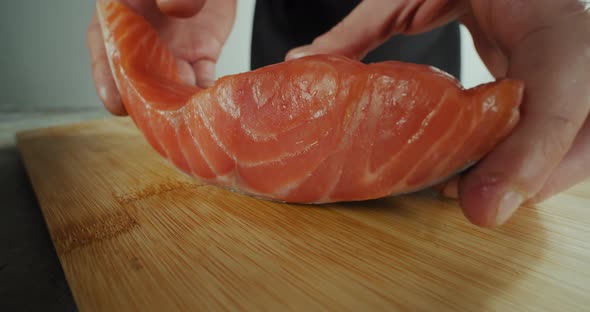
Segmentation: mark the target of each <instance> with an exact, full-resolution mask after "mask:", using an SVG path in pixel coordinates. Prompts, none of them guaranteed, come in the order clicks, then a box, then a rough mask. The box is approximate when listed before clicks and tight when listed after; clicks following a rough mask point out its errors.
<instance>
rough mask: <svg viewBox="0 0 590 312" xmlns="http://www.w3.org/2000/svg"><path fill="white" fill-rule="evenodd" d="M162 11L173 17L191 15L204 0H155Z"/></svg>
mask: <svg viewBox="0 0 590 312" xmlns="http://www.w3.org/2000/svg"><path fill="white" fill-rule="evenodd" d="M156 3H157V5H158V8H160V11H162V13H164V14H166V15H168V16H173V17H184V18H186V17H191V16H193V15H195V14H197V13H198V12H199V11H200V10H201V9H202V8H203V5H205V0H156Z"/></svg>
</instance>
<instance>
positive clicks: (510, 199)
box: [496, 191, 524, 225]
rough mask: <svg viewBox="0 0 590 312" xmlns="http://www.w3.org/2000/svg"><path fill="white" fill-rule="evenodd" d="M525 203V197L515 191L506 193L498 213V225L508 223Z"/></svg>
mask: <svg viewBox="0 0 590 312" xmlns="http://www.w3.org/2000/svg"><path fill="white" fill-rule="evenodd" d="M523 201H524V197H523V196H522V195H521V194H519V193H517V192H514V191H508V192H506V194H504V197H502V200H501V201H500V205H499V206H498V212H497V213H496V224H497V225H502V224H504V223H505V222H506V221H508V219H510V217H511V216H512V214H514V212H515V211H516V209H518V207H520V205H521V204H522V202H523Z"/></svg>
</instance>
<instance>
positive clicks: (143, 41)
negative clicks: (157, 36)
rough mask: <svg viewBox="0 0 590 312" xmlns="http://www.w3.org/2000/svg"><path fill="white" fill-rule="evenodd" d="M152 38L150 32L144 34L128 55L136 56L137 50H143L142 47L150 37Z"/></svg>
mask: <svg viewBox="0 0 590 312" xmlns="http://www.w3.org/2000/svg"><path fill="white" fill-rule="evenodd" d="M151 36H152V33H151V32H148V33H146V34H145V35H144V36H143V37H142V38H141V39H140V40H139V41H138V42H137V43H136V44H135V46H134V47H133V50H131V51H130V52H129V55H137V53H138V50H140V49H145V47H144V45H145V44H146V43H147V41H148V40H150V37H151Z"/></svg>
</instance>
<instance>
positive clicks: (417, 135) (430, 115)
mask: <svg viewBox="0 0 590 312" xmlns="http://www.w3.org/2000/svg"><path fill="white" fill-rule="evenodd" d="M447 94H448V90H447V91H445V93H443V95H442V96H441V98H440V100H439V101H438V103H437V104H436V106H435V109H433V110H432V111H430V112H429V113H428V115H426V117H425V118H424V120H422V123H421V124H420V128H419V130H418V131H417V132H416V133H415V134H414V135H413V136H412V137H411V138H410V139H409V140H408V143H407V144H406V145H404V146H403V147H402V148H401V149H400V151H399V152H398V153H397V156H396V157H392V158H391V159H390V160H389V161H387V162H386V163H384V164H383V165H381V166H380V167H379V168H377V169H375V170H374V171H372V172H371V171H367V172H366V174H365V176H364V177H363V180H364V181H365V183H370V182H372V181H375V180H376V179H377V178H379V177H380V176H381V175H382V174H383V172H384V171H385V170H386V169H387V167H389V166H390V165H391V164H392V163H393V162H394V161H395V160H396V159H397V158H398V157H399V155H401V153H403V152H404V151H405V150H406V149H407V148H408V146H410V145H411V144H413V143H414V142H416V140H418V139H419V138H420V137H421V136H422V134H423V133H424V129H425V128H426V127H427V126H428V124H429V123H430V120H431V119H432V118H433V117H434V116H435V115H436V113H438V111H440V108H441V106H442V103H443V101H444V99H446V97H447Z"/></svg>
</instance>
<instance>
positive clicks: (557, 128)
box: [545, 113, 579, 151]
mask: <svg viewBox="0 0 590 312" xmlns="http://www.w3.org/2000/svg"><path fill="white" fill-rule="evenodd" d="M546 127H547V131H548V136H547V139H546V142H545V145H546V147H547V148H548V149H550V150H555V149H558V150H559V151H567V150H569V148H570V146H571V144H572V142H573V140H574V138H575V136H576V134H577V132H578V128H579V127H578V125H577V123H576V122H575V120H574V119H573V118H572V117H571V115H566V114H562V113H555V114H552V115H551V116H550V118H549V120H548V122H547V124H546Z"/></svg>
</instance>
